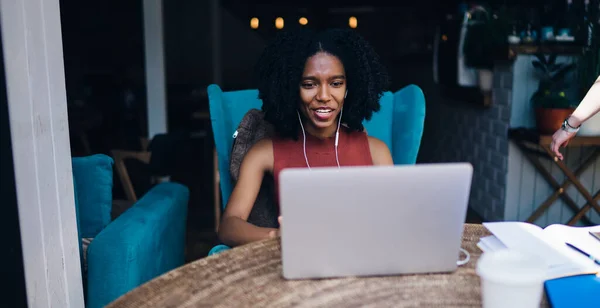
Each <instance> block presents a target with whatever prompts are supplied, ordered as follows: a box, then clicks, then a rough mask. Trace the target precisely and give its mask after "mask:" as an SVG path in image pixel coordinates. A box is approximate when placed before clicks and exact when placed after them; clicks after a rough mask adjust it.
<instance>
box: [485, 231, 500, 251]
mask: <svg viewBox="0 0 600 308" xmlns="http://www.w3.org/2000/svg"><path fill="white" fill-rule="evenodd" d="M480 241H481V242H482V243H483V244H484V245H485V247H487V249H488V250H489V251H496V250H501V249H506V245H504V244H503V243H502V242H501V241H500V240H499V239H498V238H497V237H495V236H493V235H490V236H486V237H482V238H481V240H480Z"/></svg>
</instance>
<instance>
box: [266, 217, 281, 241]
mask: <svg viewBox="0 0 600 308" xmlns="http://www.w3.org/2000/svg"><path fill="white" fill-rule="evenodd" d="M277 221H279V229H277V230H272V231H271V232H269V237H270V238H274V237H279V236H281V231H280V230H281V221H282V219H281V216H279V217H278V218H277Z"/></svg>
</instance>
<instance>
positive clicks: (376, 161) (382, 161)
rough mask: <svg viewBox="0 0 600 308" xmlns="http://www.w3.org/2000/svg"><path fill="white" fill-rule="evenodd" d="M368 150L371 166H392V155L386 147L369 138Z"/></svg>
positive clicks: (377, 140) (382, 143)
mask: <svg viewBox="0 0 600 308" xmlns="http://www.w3.org/2000/svg"><path fill="white" fill-rule="evenodd" d="M369 149H370V150H371V157H372V158H373V165H376V166H381V165H393V164H394V162H393V160H392V154H391V153H390V149H388V147H387V145H386V144H385V143H384V142H383V141H381V140H379V139H377V138H375V137H371V136H369Z"/></svg>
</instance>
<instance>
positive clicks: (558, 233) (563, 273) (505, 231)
mask: <svg viewBox="0 0 600 308" xmlns="http://www.w3.org/2000/svg"><path fill="white" fill-rule="evenodd" d="M483 225H484V226H485V227H486V228H487V229H488V230H489V231H490V232H491V233H492V234H493V235H492V236H488V237H484V238H482V239H481V240H480V241H479V243H478V244H477V246H478V247H479V248H480V249H481V250H482V251H484V252H489V251H495V250H499V249H506V248H509V249H515V250H520V251H523V252H525V253H532V254H536V255H538V256H540V257H542V258H543V259H544V260H545V261H546V263H547V264H548V265H549V267H548V275H547V279H555V278H561V277H567V276H575V275H583V274H597V273H600V265H597V264H596V263H594V261H593V260H591V259H590V258H588V257H586V256H585V255H583V254H581V253H579V252H577V251H575V250H574V249H572V248H570V247H569V246H567V245H566V243H571V244H573V245H575V246H576V247H578V248H579V249H581V250H583V251H585V252H587V253H588V254H590V255H591V256H594V257H595V258H600V241H598V239H596V238H594V237H593V236H592V235H590V233H589V232H590V231H591V232H599V231H600V225H598V226H593V227H571V226H566V225H559V224H555V225H550V226H547V227H546V228H544V229H542V228H540V227H539V226H536V225H534V224H530V223H526V222H512V221H510V222H489V223H483Z"/></svg>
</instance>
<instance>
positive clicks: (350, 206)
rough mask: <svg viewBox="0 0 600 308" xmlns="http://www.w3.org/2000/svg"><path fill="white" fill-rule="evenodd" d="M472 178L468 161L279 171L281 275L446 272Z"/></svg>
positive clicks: (456, 249)
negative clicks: (281, 218)
mask: <svg viewBox="0 0 600 308" xmlns="http://www.w3.org/2000/svg"><path fill="white" fill-rule="evenodd" d="M472 174H473V167H472V166H471V165H470V164H468V163H445V164H417V165H402V166H377V167H342V168H341V169H338V168H337V167H322V168H312V169H311V170H308V169H306V168H302V169H296V168H294V169H285V170H283V171H282V172H281V174H280V180H279V181H280V182H279V183H280V184H279V185H280V186H279V190H280V191H279V193H280V206H281V215H282V217H283V221H282V226H281V250H282V251H281V253H282V262H283V276H284V278H286V279H307V278H327V277H347V276H381V275H398V274H414V273H433V272H451V271H454V270H455V269H456V267H457V264H456V262H457V261H458V260H459V249H460V244H461V237H462V231H463V224H464V222H465V216H466V211H467V203H468V200H469V193H470V188H471V178H472Z"/></svg>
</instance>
